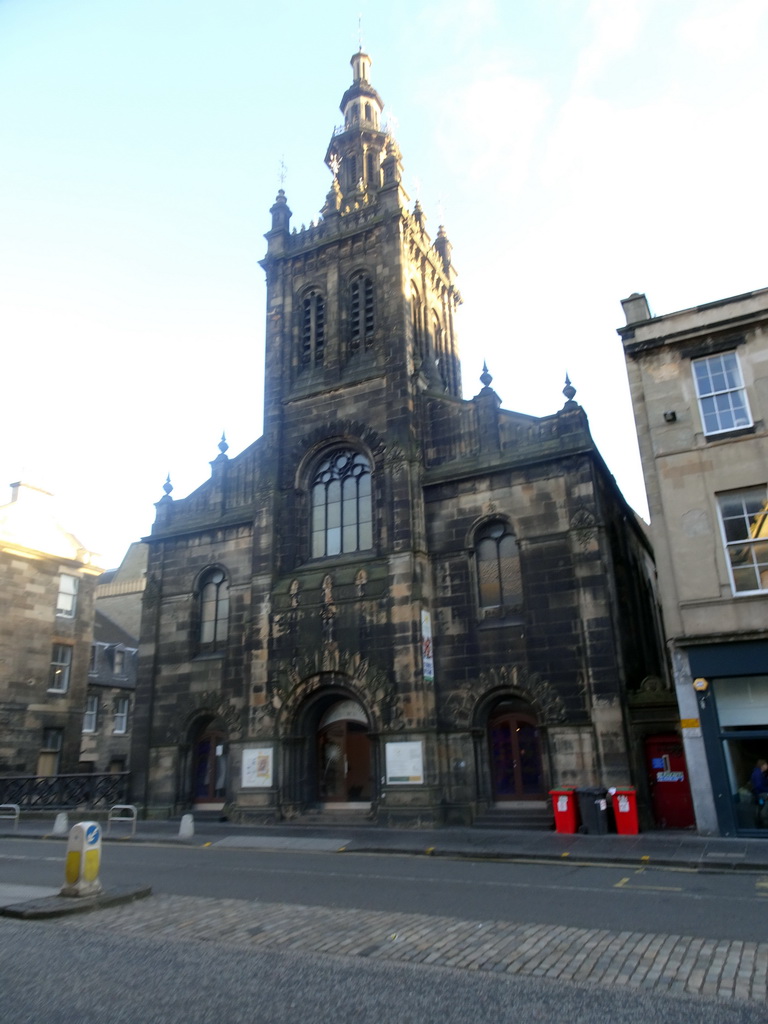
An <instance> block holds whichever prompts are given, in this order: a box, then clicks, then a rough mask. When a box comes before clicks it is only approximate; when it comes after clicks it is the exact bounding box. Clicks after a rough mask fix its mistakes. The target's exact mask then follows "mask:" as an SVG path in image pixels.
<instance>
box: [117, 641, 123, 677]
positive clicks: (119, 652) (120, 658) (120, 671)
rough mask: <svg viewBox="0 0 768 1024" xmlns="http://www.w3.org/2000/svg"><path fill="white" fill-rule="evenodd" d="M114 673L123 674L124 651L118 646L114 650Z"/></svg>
mask: <svg viewBox="0 0 768 1024" xmlns="http://www.w3.org/2000/svg"><path fill="white" fill-rule="evenodd" d="M115 675H116V676H123V675H125V651H123V650H121V649H120V648H119V647H118V648H117V650H116V651H115Z"/></svg>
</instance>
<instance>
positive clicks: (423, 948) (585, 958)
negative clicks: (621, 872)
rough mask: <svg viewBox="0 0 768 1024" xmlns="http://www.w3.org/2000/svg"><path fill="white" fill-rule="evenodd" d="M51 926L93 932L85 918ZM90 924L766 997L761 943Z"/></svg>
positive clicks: (212, 916)
mask: <svg viewBox="0 0 768 1024" xmlns="http://www.w3.org/2000/svg"><path fill="white" fill-rule="evenodd" d="M88 916H89V917H90V915H88ZM58 923H59V924H62V925H63V926H64V927H67V928H77V927H87V928H89V929H91V928H92V927H93V921H92V920H90V921H88V918H86V919H85V920H83V919H82V918H80V919H79V920H77V921H76V920H75V919H68V920H67V921H66V922H65V923H64V922H58ZM98 926H99V931H100V932H101V931H107V932H111V933H113V934H117V935H141V936H143V937H152V936H156V937H160V938H162V939H164V940H168V939H174V940H178V941H197V942H199V941H206V942H216V943H223V944H227V945H229V946H235V947H239V948H251V949H254V950H256V949H258V950H263V951H266V950H282V951H301V952H313V953H320V954H330V955H334V956H343V957H367V958H370V959H371V960H378V961H385V962H390V963H391V962H401V963H406V964H411V965H417V964H428V965H431V966H435V967H449V968H455V969H459V970H468V971H490V972H494V973H497V974H503V975H519V976H528V977H537V978H549V979H552V980H563V981H572V982H578V983H591V984H596V985H604V986H612V987H614V986H625V987H626V988H627V990H630V991H631V990H632V989H636V990H644V991H653V992H656V993H659V994H661V993H665V992H667V993H671V994H676V995H697V994H698V995H703V996H716V997H719V998H722V999H729V1000H749V1001H755V1002H761V1003H766V1000H767V998H768V942H760V943H756V942H732V941H719V940H714V939H700V938H699V939H697V938H690V937H685V936H680V935H662V934H659V935H656V934H648V933H642V932H632V931H625V932H611V931H606V930H602V929H586V928H567V927H560V926H557V927H552V926H551V925H536V924H511V923H508V922H501V921H485V922H480V923H478V922H476V921H463V920H457V919H455V918H450V917H430V916H427V915H424V914H402V913H389V912H382V911H360V910H341V909H335V908H326V907H309V906H301V905H293V904H284V903H263V902H259V901H249V900H219V899H206V898H199V897H186V896H166V895H158V896H152V897H150V898H149V899H145V900H142V901H140V902H138V903H132V904H129V905H127V906H124V907H116V908H112V909H107V910H103V911H100V912H99V915H98Z"/></svg>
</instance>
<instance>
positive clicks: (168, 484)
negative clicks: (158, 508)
mask: <svg viewBox="0 0 768 1024" xmlns="http://www.w3.org/2000/svg"><path fill="white" fill-rule="evenodd" d="M163 490H164V491H165V496H166V498H170V496H171V491H172V490H173V484H172V483H171V474H170V473H169V474H168V476H167V477H166V478H165V483H164V484H163Z"/></svg>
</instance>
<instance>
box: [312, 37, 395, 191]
mask: <svg viewBox="0 0 768 1024" xmlns="http://www.w3.org/2000/svg"><path fill="white" fill-rule="evenodd" d="M350 64H351V65H352V85H351V86H350V87H349V88H348V89H347V90H346V92H345V93H344V95H343V96H342V98H341V103H340V105H339V108H340V110H341V112H342V114H343V115H344V124H343V126H342V127H341V129H340V130H339V129H337V130H336V131H335V132H334V135H333V138H332V139H331V141H330V144H329V146H328V150H327V152H326V154H325V162H326V164H327V165H328V167H329V168H330V170H331V173H332V174H333V176H334V178H336V179H338V182H339V186H340V188H341V191H342V193H343V194H344V195H350V194H353V193H356V192H361V191H363V192H364V191H375V190H378V188H379V187H380V186H381V164H382V161H383V159H384V156H385V152H386V145H387V134H386V132H385V131H384V130H383V127H382V125H383V116H382V115H383V110H384V101H383V100H382V98H381V96H379V94H378V92H376V90H375V89H374V88H373V86H372V85H371V58H370V57H369V56H368V54H367V53H366V52H365V51H364V50H363V47H362V34H361V39H360V49H359V50H358V51H357V52H356V53H355V54H353V55H352V59H351V60H350Z"/></svg>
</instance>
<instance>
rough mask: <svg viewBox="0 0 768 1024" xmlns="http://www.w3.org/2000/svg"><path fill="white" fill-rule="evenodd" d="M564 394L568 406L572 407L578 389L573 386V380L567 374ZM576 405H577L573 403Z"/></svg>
mask: <svg viewBox="0 0 768 1024" xmlns="http://www.w3.org/2000/svg"><path fill="white" fill-rule="evenodd" d="M563 394H564V395H565V402H566V405H570V404H571V403H572V402H573V398H574V395H575V394H576V388H575V387H574V386H573V384H571V379H570V377H569V376H568V374H567V373H566V375H565V387H564V388H563ZM573 404H574V405H575V404H576V403H575V402H573Z"/></svg>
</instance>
